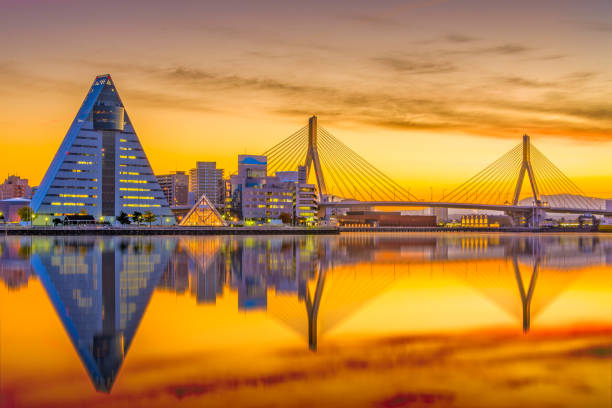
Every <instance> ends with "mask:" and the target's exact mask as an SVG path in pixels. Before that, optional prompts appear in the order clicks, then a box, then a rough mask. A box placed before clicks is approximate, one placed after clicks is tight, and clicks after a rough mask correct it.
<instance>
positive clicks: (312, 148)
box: [304, 116, 327, 201]
mask: <svg viewBox="0 0 612 408" xmlns="http://www.w3.org/2000/svg"><path fill="white" fill-rule="evenodd" d="M317 138H318V128H317V117H316V116H313V117H311V118H310V119H308V150H307V152H306V161H305V163H304V165H305V166H306V180H308V177H309V176H310V168H311V167H313V166H314V170H315V176H316V177H317V188H318V189H319V199H320V200H321V201H323V199H324V197H325V196H326V195H327V189H326V188H325V178H324V177H323V169H322V167H321V160H319V150H318V146H317V144H318V143H317Z"/></svg>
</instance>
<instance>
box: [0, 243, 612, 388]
mask: <svg viewBox="0 0 612 408" xmlns="http://www.w3.org/2000/svg"><path fill="white" fill-rule="evenodd" d="M177 243H178V245H177ZM0 245H2V251H3V252H2V256H1V257H0V270H6V268H4V266H11V268H13V269H14V268H17V267H18V265H20V267H21V268H23V269H24V271H17V272H16V273H18V275H19V276H22V275H23V274H24V273H27V271H28V270H29V266H28V264H27V262H24V260H27V259H28V257H31V259H30V262H31V265H32V267H33V270H34V271H35V273H36V275H37V276H38V279H40V281H41V283H42V284H43V286H44V288H45V290H46V292H47V294H48V296H49V299H50V300H51V302H52V304H53V305H54V307H55V310H56V312H57V314H58V316H59V318H60V320H61V322H62V324H63V325H64V328H65V330H66V332H67V333H68V335H69V337H70V340H71V341H72V344H73V346H74V348H75V350H76V351H77V353H78V355H79V357H80V359H81V361H82V362H83V365H84V366H85V367H86V369H87V372H88V373H89V375H90V377H91V379H92V382H93V383H94V385H95V387H96V388H97V389H98V390H100V391H105V392H110V389H111V387H112V385H113V382H114V379H115V378H116V375H117V373H118V371H119V370H120V368H121V365H122V363H123V360H124V358H125V355H126V353H127V351H128V349H129V347H130V345H131V342H132V339H133V337H134V335H135V333H136V330H137V328H138V325H139V323H140V321H141V319H142V317H143V315H144V313H145V310H146V308H147V304H148V302H149V299H150V297H151V295H152V292H153V290H154V288H156V287H157V288H159V289H162V290H168V289H172V290H175V291H177V292H178V293H189V292H190V293H191V294H192V295H193V296H194V297H195V298H196V300H197V302H198V304H206V303H208V304H210V303H214V302H215V301H216V299H217V298H219V297H220V296H223V293H224V292H225V290H226V289H227V288H231V289H233V290H235V291H236V292H237V294H238V309H241V310H247V311H248V310H254V309H255V310H266V311H267V313H268V314H269V315H270V316H273V317H274V318H275V319H277V320H278V321H279V322H281V323H283V324H284V325H286V326H287V327H289V328H290V329H292V330H293V331H295V332H296V333H298V334H299V335H300V336H302V337H303V338H305V339H307V342H308V345H309V348H310V349H311V350H313V351H316V349H317V347H318V345H319V343H320V341H321V339H322V338H324V336H325V335H326V334H328V333H330V331H331V330H333V329H335V328H337V327H339V325H341V324H342V323H343V322H346V321H347V319H349V318H350V317H351V316H354V315H355V314H356V313H358V312H359V310H361V309H362V308H363V307H364V306H365V305H366V304H368V303H369V302H370V301H372V300H373V299H375V298H376V297H378V296H380V295H381V294H383V293H385V292H386V291H387V290H388V289H389V288H391V287H392V286H393V285H394V284H396V283H397V282H398V281H399V280H400V279H406V280H409V279H412V277H414V276H415V272H414V271H417V270H419V269H421V270H423V271H424V270H427V271H426V276H427V277H428V278H430V279H437V278H443V279H446V278H450V279H455V280H459V281H461V282H464V283H466V284H467V286H468V287H470V288H473V289H475V291H476V292H478V293H480V294H482V295H483V296H484V298H485V299H487V300H490V302H491V303H492V304H493V305H496V306H497V307H499V309H500V310H502V311H505V312H506V313H507V314H508V315H510V316H512V317H514V318H515V319H517V320H518V321H521V322H522V328H523V330H524V331H525V332H527V331H528V330H529V329H530V328H531V326H532V324H531V322H532V320H533V319H534V317H535V316H537V315H538V314H539V313H541V312H542V311H543V310H545V308H546V307H547V306H548V305H549V304H550V303H551V302H552V301H553V300H554V299H555V298H556V297H557V296H559V294H561V293H563V291H564V290H565V289H566V288H567V287H568V285H569V284H570V283H571V282H572V281H574V280H575V279H576V278H577V277H578V276H579V275H580V273H582V271H583V270H584V268H585V267H591V266H599V265H609V264H610V263H611V262H610V261H612V242H610V241H609V240H605V239H600V238H599V237H598V236H596V235H591V236H577V235H569V236H568V235H546V236H541V237H538V236H533V235H530V236H521V235H514V236H511V235H483V234H473V235H462V236H455V235H446V234H444V235H433V234H421V235H412V234H411V235H406V234H397V235H391V236H389V235H371V234H369V235H364V234H346V235H341V236H337V237H317V236H302V237H297V236H274V237H266V238H254V237H192V238H180V239H176V238H118V237H117V238H53V239H48V238H34V239H32V240H31V241H30V240H19V239H17V238H10V239H6V240H4V241H1V240H0ZM9 247H10V250H7V248H9ZM412 265H415V266H417V268H412V269H411V267H412ZM427 266H431V269H430V268H427ZM434 266H435V273H434V272H433V271H434ZM423 267H425V268H423ZM11 270H12V269H11ZM24 284H27V281H25V282H24V283H21V284H20V286H23V285H24ZM270 290H274V292H275V293H274V294H273V295H272V296H270ZM424 312H425V313H426V311H424ZM401 318H402V316H401V313H400V314H398V319H401Z"/></svg>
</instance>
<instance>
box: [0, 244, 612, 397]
mask: <svg viewBox="0 0 612 408" xmlns="http://www.w3.org/2000/svg"><path fill="white" fill-rule="evenodd" d="M608 237H609V236H608V235H601V234H599V235H598V234H591V235H578V234H567V235H528V234H523V235H509V234H503V235H498V234H469V235H467V234H357V233H355V234H342V235H340V236H332V237H325V236H285V237H281V236H270V237H238V236H234V237H193V238H188V237H187V238H186V237H180V238H177V237H108V238H102V237H7V238H0V280H1V281H2V283H0V391H1V396H0V398H1V399H0V402H1V406H2V407H13V406H16V407H70V406H86V407H89V408H93V407H98V406H99V407H106V406H119V407H123V406H125V407H133V406H147V407H157V406H173V405H176V404H179V403H181V404H182V405H186V406H208V407H210V406H222V407H228V406H247V407H269V406H278V407H287V406H334V407H337V406H370V407H419V406H428V407H429V406H453V407H516V406H522V407H544V406H555V407H557V406H559V407H563V406H567V407H578V406H580V407H610V406H612V391H611V389H612V387H611V386H612V360H611V358H612V348H611V347H612V276H611V274H610V271H611V269H610V264H611V263H612V239H611V238H608Z"/></svg>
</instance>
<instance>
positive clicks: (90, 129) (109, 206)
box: [31, 75, 176, 225]
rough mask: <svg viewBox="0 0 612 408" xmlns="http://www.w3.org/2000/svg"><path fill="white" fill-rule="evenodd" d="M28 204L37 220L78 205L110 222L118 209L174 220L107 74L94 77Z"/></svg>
mask: <svg viewBox="0 0 612 408" xmlns="http://www.w3.org/2000/svg"><path fill="white" fill-rule="evenodd" d="M31 206H32V210H33V212H34V214H35V218H34V224H38V225H48V224H51V223H52V222H53V218H59V217H62V216H64V215H67V214H79V213H81V212H82V211H83V210H85V211H86V212H87V214H89V215H92V216H94V217H95V218H96V220H100V221H110V222H111V223H112V222H114V221H115V217H116V216H117V215H119V214H120V213H121V212H122V211H123V212H125V213H126V214H132V213H133V212H134V211H139V212H141V213H144V212H146V211H151V212H152V213H153V214H155V215H156V216H157V221H156V224H164V225H167V224H175V223H176V220H175V218H174V215H173V213H172V211H171V210H170V206H169V205H168V201H167V200H166V198H165V196H164V193H163V191H162V189H161V188H160V186H159V183H158V182H157V179H156V178H155V175H154V174H153V170H152V169H151V166H150V165H149V160H148V159H147V156H146V154H145V152H144V150H143V148H142V145H141V144H140V141H139V140H138V136H137V135H136V132H135V131H134V128H133V126H132V123H131V121H130V119H129V117H128V115H127V113H126V112H125V108H124V106H123V103H122V102H121V99H120V98H119V94H118V93H117V89H116V88H115V85H114V84H113V81H112V80H111V77H110V75H100V76H97V77H96V79H95V80H94V83H93V85H92V86H91V88H90V89H89V92H88V94H87V96H86V97H85V101H84V102H83V104H82V105H81V108H80V109H79V112H78V113H77V115H76V118H75V119H74V121H73V122H72V125H71V126H70V129H69V130H68V133H67V134H66V136H65V137H64V140H63V142H62V144H61V146H60V148H59V150H58V151H57V153H56V154H55V157H54V158H53V161H52V162H51V165H50V166H49V169H48V170H47V173H46V174H45V177H44V178H43V180H42V182H41V184H40V186H39V187H38V190H36V193H35V194H34V197H33V198H32V203H31Z"/></svg>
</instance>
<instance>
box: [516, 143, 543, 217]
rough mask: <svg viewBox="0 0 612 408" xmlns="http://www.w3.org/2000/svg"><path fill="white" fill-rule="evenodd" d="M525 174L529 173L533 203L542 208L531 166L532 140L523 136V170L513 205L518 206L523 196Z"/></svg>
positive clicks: (519, 176) (521, 170) (519, 177)
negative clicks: (520, 197)
mask: <svg viewBox="0 0 612 408" xmlns="http://www.w3.org/2000/svg"><path fill="white" fill-rule="evenodd" d="M525 173H527V177H528V178H529V184H530V185H531V193H532V194H533V202H534V204H535V205H536V206H537V207H540V205H541V204H542V203H541V201H540V192H539V190H538V184H537V183H536V178H535V173H534V171H533V166H532V165H531V139H530V138H529V135H523V161H522V163H521V169H520V171H519V175H518V180H517V182H516V188H515V189H514V198H513V199H512V204H513V205H517V204H518V201H519V196H520V195H521V188H522V187H523V180H524V179H525Z"/></svg>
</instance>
